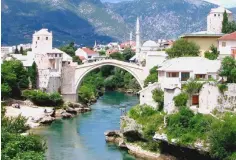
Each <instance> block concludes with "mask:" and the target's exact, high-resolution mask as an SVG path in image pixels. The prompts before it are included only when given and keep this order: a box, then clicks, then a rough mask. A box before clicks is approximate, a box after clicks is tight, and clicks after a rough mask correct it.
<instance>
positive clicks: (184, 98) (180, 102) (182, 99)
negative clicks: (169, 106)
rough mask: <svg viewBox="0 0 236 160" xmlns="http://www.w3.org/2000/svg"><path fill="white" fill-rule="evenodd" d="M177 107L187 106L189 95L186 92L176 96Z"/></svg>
mask: <svg viewBox="0 0 236 160" xmlns="http://www.w3.org/2000/svg"><path fill="white" fill-rule="evenodd" d="M174 102H175V106H176V107H181V106H186V105H187V102H188V95H187V94H186V93H180V94H179V95H177V96H175V97H174Z"/></svg>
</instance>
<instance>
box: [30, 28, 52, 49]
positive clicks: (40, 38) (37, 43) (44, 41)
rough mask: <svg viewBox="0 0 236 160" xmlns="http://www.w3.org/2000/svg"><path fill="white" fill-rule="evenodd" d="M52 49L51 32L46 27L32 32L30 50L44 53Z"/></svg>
mask: <svg viewBox="0 0 236 160" xmlns="http://www.w3.org/2000/svg"><path fill="white" fill-rule="evenodd" d="M51 50H52V32H48V29H45V28H43V29H41V30H39V31H38V32H35V33H34V34H33V40H32V52H33V53H45V52H49V51H51Z"/></svg>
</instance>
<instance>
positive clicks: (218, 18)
mask: <svg viewBox="0 0 236 160" xmlns="http://www.w3.org/2000/svg"><path fill="white" fill-rule="evenodd" d="M225 11H226V13H227V14H228V19H229V21H232V20H233V14H232V12H231V11H229V10H227V9H225V8H224V7H218V8H213V9H211V12H210V13H209V14H208V16H207V31H208V32H210V33H215V34H218V33H221V30H222V21H223V15H224V12H225Z"/></svg>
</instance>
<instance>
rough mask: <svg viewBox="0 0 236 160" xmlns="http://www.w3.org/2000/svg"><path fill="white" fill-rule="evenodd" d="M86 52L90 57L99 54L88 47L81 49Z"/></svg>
mask: <svg viewBox="0 0 236 160" xmlns="http://www.w3.org/2000/svg"><path fill="white" fill-rule="evenodd" d="M81 49H82V50H83V51H84V52H86V53H87V54H88V55H92V54H97V52H95V51H93V50H91V49H89V48H86V47H83V48H81Z"/></svg>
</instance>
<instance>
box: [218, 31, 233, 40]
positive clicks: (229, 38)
mask: <svg viewBox="0 0 236 160" xmlns="http://www.w3.org/2000/svg"><path fill="white" fill-rule="evenodd" d="M219 40H236V32H233V33H230V34H226V35H224V36H222V37H221V38H219Z"/></svg>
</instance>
